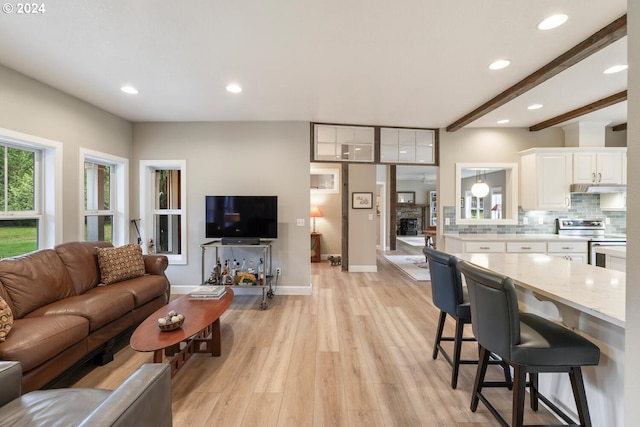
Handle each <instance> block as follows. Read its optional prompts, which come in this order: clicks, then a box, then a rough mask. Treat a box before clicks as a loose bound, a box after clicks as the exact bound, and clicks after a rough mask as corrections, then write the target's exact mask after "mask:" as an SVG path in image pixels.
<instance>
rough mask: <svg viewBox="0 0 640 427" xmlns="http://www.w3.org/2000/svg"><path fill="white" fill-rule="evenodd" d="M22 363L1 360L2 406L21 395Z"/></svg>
mask: <svg viewBox="0 0 640 427" xmlns="http://www.w3.org/2000/svg"><path fill="white" fill-rule="evenodd" d="M21 392H22V365H21V364H20V362H1V361H0V407H1V406H4V405H5V404H7V403H9V402H11V401H12V400H13V399H17V398H18V397H20V393H21Z"/></svg>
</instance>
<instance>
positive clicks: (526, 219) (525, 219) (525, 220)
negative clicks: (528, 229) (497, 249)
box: [522, 216, 529, 225]
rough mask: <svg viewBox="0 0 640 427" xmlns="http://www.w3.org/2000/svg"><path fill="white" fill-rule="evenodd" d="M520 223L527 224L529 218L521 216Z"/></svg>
mask: <svg viewBox="0 0 640 427" xmlns="http://www.w3.org/2000/svg"><path fill="white" fill-rule="evenodd" d="M522 225H529V218H527V217H526V216H523V217H522Z"/></svg>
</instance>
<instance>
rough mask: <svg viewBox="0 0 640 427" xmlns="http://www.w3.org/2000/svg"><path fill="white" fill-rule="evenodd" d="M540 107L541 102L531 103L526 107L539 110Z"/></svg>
mask: <svg viewBox="0 0 640 427" xmlns="http://www.w3.org/2000/svg"><path fill="white" fill-rule="evenodd" d="M540 108H542V104H531V105H529V106H528V107H527V110H539V109H540Z"/></svg>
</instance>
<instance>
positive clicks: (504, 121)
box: [498, 119, 509, 125]
mask: <svg viewBox="0 0 640 427" xmlns="http://www.w3.org/2000/svg"><path fill="white" fill-rule="evenodd" d="M505 123H509V119H502V120H498V124H499V125H503V124H505Z"/></svg>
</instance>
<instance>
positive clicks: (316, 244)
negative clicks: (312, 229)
mask: <svg viewBox="0 0 640 427" xmlns="http://www.w3.org/2000/svg"><path fill="white" fill-rule="evenodd" d="M320 236H322V234H320V233H311V262H320V261H321V259H320V254H321V253H322V251H321V250H320Z"/></svg>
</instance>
